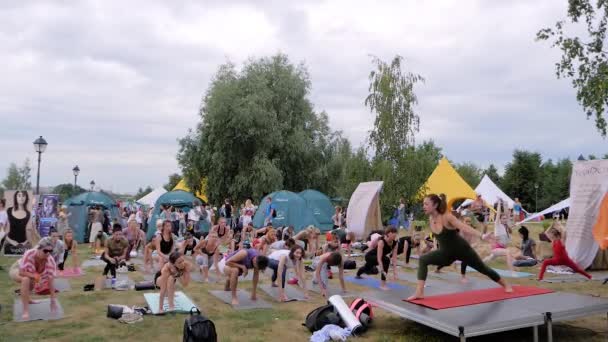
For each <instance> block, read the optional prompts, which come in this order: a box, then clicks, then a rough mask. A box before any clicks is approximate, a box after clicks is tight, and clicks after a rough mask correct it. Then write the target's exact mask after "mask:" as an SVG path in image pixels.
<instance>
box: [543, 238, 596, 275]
mask: <svg viewBox="0 0 608 342" xmlns="http://www.w3.org/2000/svg"><path fill="white" fill-rule="evenodd" d="M547 237H548V238H549V239H550V240H551V244H552V246H553V257H552V258H551V259H546V260H544V261H543V264H542V265H541V267H540V273H539V274H538V280H543V277H544V275H545V271H546V269H547V266H559V265H564V266H568V267H570V268H571V269H572V271H574V272H576V273H580V274H582V275H584V276H585V277H587V278H588V279H591V278H592V277H591V275H590V274H589V273H587V272H585V270H583V269H582V268H580V267H579V266H578V265H577V264H576V263H575V262H574V261H572V259H570V257H569V256H568V252H567V251H566V247H564V244H563V242H562V234H561V233H560V232H559V230H557V229H555V228H552V229H549V231H548V232H547Z"/></svg>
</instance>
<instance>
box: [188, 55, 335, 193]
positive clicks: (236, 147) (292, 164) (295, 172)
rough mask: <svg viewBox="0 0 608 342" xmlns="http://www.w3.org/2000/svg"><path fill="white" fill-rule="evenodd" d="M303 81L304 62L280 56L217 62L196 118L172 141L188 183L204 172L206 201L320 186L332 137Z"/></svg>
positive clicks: (306, 79) (195, 182)
mask: <svg viewBox="0 0 608 342" xmlns="http://www.w3.org/2000/svg"><path fill="white" fill-rule="evenodd" d="M310 87H311V83H310V78H309V75H308V71H307V70H306V68H305V67H304V65H301V64H300V65H293V64H292V63H291V62H290V61H289V59H288V57H287V56H286V55H283V54H278V55H275V56H272V57H269V58H261V59H257V60H249V61H248V62H246V63H245V65H244V66H243V68H242V70H240V71H239V70H237V69H236V67H235V66H234V65H233V64H225V65H222V66H221V67H220V68H219V70H218V72H217V74H216V75H215V77H214V78H213V81H212V83H211V86H210V87H209V89H208V90H207V92H206V94H205V96H204V98H203V102H202V105H201V110H200V116H201V121H200V123H199V124H198V126H197V128H196V130H194V131H192V132H190V134H189V135H188V136H187V137H185V138H184V139H182V140H181V141H180V151H179V153H178V162H179V164H180V166H181V168H182V172H183V173H184V176H185V177H186V180H187V182H188V185H189V186H190V187H191V188H192V189H194V190H198V188H200V179H201V178H202V177H207V192H208V193H207V195H208V197H209V200H210V201H211V202H218V201H220V200H221V199H223V198H224V197H226V196H230V197H232V198H233V199H236V200H239V199H241V200H242V199H245V198H247V197H249V196H251V197H253V198H260V197H261V196H262V195H263V194H265V193H268V192H271V191H274V190H280V189H288V190H292V191H301V190H304V189H306V188H309V187H313V186H314V187H319V190H321V191H326V190H327V189H328V188H329V185H328V182H327V178H328V175H329V170H328V168H327V163H329V162H330V161H331V159H332V158H331V155H332V153H333V150H334V147H335V145H333V144H334V143H337V141H338V140H340V139H339V137H338V135H336V134H334V132H331V131H330V130H329V128H328V123H327V116H326V115H325V114H324V113H321V114H317V113H315V112H314V111H313V108H312V104H311V103H310V100H309V99H308V97H309V93H310ZM328 145H330V146H328ZM332 146H333V147H332Z"/></svg>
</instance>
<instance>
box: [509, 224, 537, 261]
mask: <svg viewBox="0 0 608 342" xmlns="http://www.w3.org/2000/svg"><path fill="white" fill-rule="evenodd" d="M517 232H518V233H519V236H520V237H521V246H520V247H519V249H520V250H519V251H518V252H516V253H514V254H513V256H512V259H513V260H514V261H513V266H515V267H530V266H534V265H536V264H537V263H538V261H537V260H536V255H535V254H534V250H535V247H536V241H534V239H530V231H529V230H528V228H527V227H525V226H521V227H520V228H519V230H517Z"/></svg>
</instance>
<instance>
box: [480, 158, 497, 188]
mask: <svg viewBox="0 0 608 342" xmlns="http://www.w3.org/2000/svg"><path fill="white" fill-rule="evenodd" d="M483 174H484V175H486V176H488V177H489V178H490V179H491V180H492V182H494V184H496V185H497V186H499V187H500V186H501V185H500V182H501V178H500V175H499V174H498V170H497V169H496V166H494V164H490V166H488V168H487V169H485V170H484V171H483Z"/></svg>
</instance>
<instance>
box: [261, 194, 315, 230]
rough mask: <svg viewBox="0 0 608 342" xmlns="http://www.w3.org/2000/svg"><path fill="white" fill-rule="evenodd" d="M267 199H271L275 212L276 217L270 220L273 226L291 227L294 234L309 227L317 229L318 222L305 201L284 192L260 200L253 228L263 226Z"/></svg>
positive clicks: (298, 196)
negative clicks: (293, 229) (294, 231)
mask: <svg viewBox="0 0 608 342" xmlns="http://www.w3.org/2000/svg"><path fill="white" fill-rule="evenodd" d="M268 197H271V198H272V205H273V206H274V207H275V209H276V211H277V217H275V218H273V219H272V225H273V226H275V227H280V226H293V227H294V228H295V230H296V232H297V231H299V230H302V229H303V228H306V227H308V226H309V225H313V226H315V227H319V222H318V221H317V220H316V219H315V216H314V215H313V213H312V210H310V208H308V206H307V205H306V200H304V198H302V197H301V196H300V195H298V194H296V193H293V192H291V191H285V190H283V191H277V192H273V193H271V194H270V195H268V196H266V197H264V198H263V199H262V202H260V206H259V208H258V210H257V212H256V213H255V215H254V217H253V225H254V226H256V227H262V226H264V219H265V217H266V209H267V207H268V202H267V201H266V199H267V198H268Z"/></svg>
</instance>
